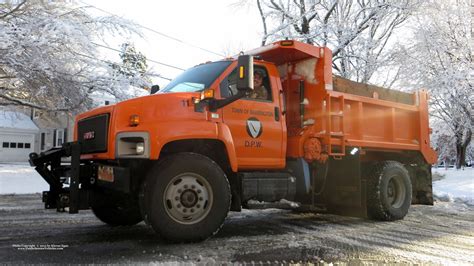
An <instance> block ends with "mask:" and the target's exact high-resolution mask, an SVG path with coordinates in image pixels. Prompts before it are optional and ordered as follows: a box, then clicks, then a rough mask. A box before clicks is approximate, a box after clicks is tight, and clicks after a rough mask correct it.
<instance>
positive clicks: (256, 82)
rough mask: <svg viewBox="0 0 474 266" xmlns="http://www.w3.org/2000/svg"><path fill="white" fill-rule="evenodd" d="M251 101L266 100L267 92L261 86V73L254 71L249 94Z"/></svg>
mask: <svg viewBox="0 0 474 266" xmlns="http://www.w3.org/2000/svg"><path fill="white" fill-rule="evenodd" d="M250 98H251V99H257V100H267V99H268V91H267V88H265V86H263V73H262V71H259V70H256V71H255V72H254V73H253V91H252V92H251V93H250Z"/></svg>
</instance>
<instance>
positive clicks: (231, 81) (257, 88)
mask: <svg viewBox="0 0 474 266" xmlns="http://www.w3.org/2000/svg"><path fill="white" fill-rule="evenodd" d="M220 90H221V95H222V97H223V98H227V97H230V96H233V95H235V94H237V68H235V69H234V70H233V71H232V72H231V73H230V74H229V75H228V76H227V77H226V78H225V79H224V80H223V81H222V82H221V84H220ZM244 99H248V100H257V101H268V102H271V101H272V99H273V97H272V90H271V87H270V79H269V76H268V72H267V70H266V69H265V67H262V66H254V90H253V91H252V92H250V93H249V94H248V95H247V96H246V97H245V98H244Z"/></svg>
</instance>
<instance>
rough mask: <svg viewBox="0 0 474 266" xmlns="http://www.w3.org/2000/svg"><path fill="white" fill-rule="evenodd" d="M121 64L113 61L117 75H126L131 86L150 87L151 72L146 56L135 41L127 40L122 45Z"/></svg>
mask: <svg viewBox="0 0 474 266" xmlns="http://www.w3.org/2000/svg"><path fill="white" fill-rule="evenodd" d="M119 55H120V59H121V60H122V62H121V63H120V64H117V63H111V67H112V68H113V69H115V71H116V75H118V76H125V77H126V78H127V79H128V81H129V83H130V85H131V86H135V87H138V88H148V87H150V84H151V80H150V78H149V75H150V74H151V73H150V72H149V69H148V64H147V59H146V56H145V55H143V54H142V53H141V52H139V51H137V49H136V48H135V46H134V45H133V43H130V42H125V43H123V44H122V45H121V46H120V54H119Z"/></svg>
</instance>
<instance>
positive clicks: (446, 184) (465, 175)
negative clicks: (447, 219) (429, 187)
mask: <svg viewBox="0 0 474 266" xmlns="http://www.w3.org/2000/svg"><path fill="white" fill-rule="evenodd" d="M433 173H438V174H440V175H442V176H444V178H443V179H441V180H439V181H434V182H433V193H434V195H435V198H437V199H439V200H441V201H449V202H462V203H465V204H466V205H469V206H474V169H473V168H466V169H464V170H456V169H448V170H445V169H434V170H433Z"/></svg>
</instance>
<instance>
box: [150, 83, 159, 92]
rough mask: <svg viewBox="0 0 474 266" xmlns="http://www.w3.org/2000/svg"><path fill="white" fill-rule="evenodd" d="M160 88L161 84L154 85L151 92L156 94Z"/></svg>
mask: <svg viewBox="0 0 474 266" xmlns="http://www.w3.org/2000/svg"><path fill="white" fill-rule="evenodd" d="M159 90H160V86H159V85H153V86H151V90H150V94H155V93H157V92H158V91H159Z"/></svg>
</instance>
